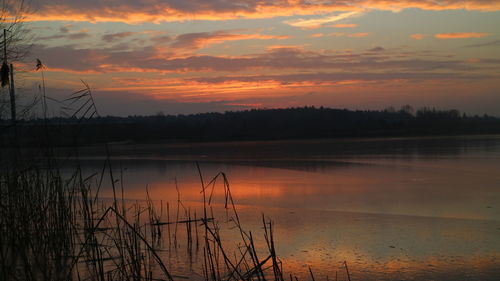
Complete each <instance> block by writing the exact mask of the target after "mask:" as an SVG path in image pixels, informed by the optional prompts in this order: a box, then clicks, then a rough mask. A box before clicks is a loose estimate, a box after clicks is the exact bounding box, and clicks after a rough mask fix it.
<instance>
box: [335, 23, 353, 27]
mask: <svg viewBox="0 0 500 281" xmlns="http://www.w3.org/2000/svg"><path fill="white" fill-rule="evenodd" d="M357 26H358V25H357V24H354V23H339V24H334V25H331V26H330V27H336V28H354V27H357Z"/></svg>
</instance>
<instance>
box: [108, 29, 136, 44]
mask: <svg viewBox="0 0 500 281" xmlns="http://www.w3.org/2000/svg"><path fill="white" fill-rule="evenodd" d="M134 34H136V32H129V31H126V32H119V33H111V34H104V35H103V36H102V37H101V39H102V40H104V41H106V42H114V41H118V40H121V39H124V38H127V37H130V36H132V35H134Z"/></svg>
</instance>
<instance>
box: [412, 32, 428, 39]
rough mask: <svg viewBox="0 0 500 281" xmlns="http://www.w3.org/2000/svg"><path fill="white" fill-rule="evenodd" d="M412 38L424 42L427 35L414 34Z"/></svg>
mask: <svg viewBox="0 0 500 281" xmlns="http://www.w3.org/2000/svg"><path fill="white" fill-rule="evenodd" d="M410 38H413V39H415V40H422V39H424V38H425V34H418V33H417V34H412V35H410Z"/></svg>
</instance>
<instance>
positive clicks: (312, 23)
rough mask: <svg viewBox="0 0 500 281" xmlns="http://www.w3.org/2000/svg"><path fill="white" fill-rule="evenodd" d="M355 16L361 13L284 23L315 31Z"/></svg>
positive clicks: (347, 13) (355, 12) (346, 13)
mask: <svg viewBox="0 0 500 281" xmlns="http://www.w3.org/2000/svg"><path fill="white" fill-rule="evenodd" d="M355 15H359V12H357V11H354V12H345V13H340V14H337V15H330V16H325V17H321V18H313V19H294V20H287V21H284V22H283V23H285V24H288V25H291V26H294V27H299V28H303V29H315V28H320V27H321V26H322V25H323V24H327V23H332V22H336V21H340V20H343V19H347V18H350V17H353V16H355Z"/></svg>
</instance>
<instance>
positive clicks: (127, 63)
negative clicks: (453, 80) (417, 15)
mask: <svg viewBox="0 0 500 281" xmlns="http://www.w3.org/2000/svg"><path fill="white" fill-rule="evenodd" d="M166 49H167V50H171V48H166ZM33 53H36V54H37V57H39V58H40V59H41V60H42V61H44V62H46V64H47V65H48V67H49V69H48V71H69V72H94V73H113V72H151V73H184V74H185V75H190V74H194V73H198V74H196V75H211V72H213V71H217V72H226V73H234V72H243V71H247V72H248V71H250V72H251V71H256V72H258V73H266V72H275V71H276V70H279V71H287V72H290V71H292V72H293V71H321V70H328V71H332V70H335V71H338V70H343V71H346V72H363V71H368V70H369V71H372V70H377V71H387V72H389V73H399V72H419V71H420V72H432V71H439V72H442V71H448V72H465V73H473V72H475V71H481V70H492V69H496V70H498V69H499V67H500V61H494V60H481V61H480V62H477V63H471V62H470V61H465V60H459V59H450V58H440V57H438V56H436V57H435V58H431V57H430V56H429V54H427V53H425V54H424V53H422V54H421V55H422V57H424V56H425V58H419V57H418V56H419V54H418V53H415V54H414V55H413V56H412V57H408V56H407V54H405V53H399V52H397V51H394V50H387V49H383V48H381V47H377V48H373V49H371V50H369V51H368V52H362V53H358V54H356V53H352V52H319V51H308V50H304V49H302V48H299V47H279V46H276V47H274V48H270V49H268V51H266V52H264V53H260V54H251V55H243V56H232V57H231V56H210V55H190V56H184V57H178V56H177V55H176V54H175V53H172V52H171V53H168V52H166V51H165V50H164V49H160V48H155V47H151V46H149V47H144V48H142V49H136V50H133V51H132V50H127V49H124V48H121V49H117V48H94V49H84V48H80V47H79V46H77V45H75V46H60V47H48V46H43V45H35V46H34V48H33ZM203 73H205V74H203Z"/></svg>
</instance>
